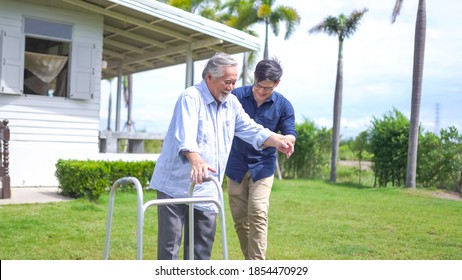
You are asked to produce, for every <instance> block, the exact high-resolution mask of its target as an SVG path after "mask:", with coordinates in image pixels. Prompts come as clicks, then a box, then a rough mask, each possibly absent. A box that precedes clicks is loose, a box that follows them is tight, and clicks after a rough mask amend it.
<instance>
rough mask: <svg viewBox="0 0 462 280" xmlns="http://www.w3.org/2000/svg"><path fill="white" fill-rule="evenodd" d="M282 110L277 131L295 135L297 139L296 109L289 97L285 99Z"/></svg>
mask: <svg viewBox="0 0 462 280" xmlns="http://www.w3.org/2000/svg"><path fill="white" fill-rule="evenodd" d="M282 111H283V112H282V114H281V119H280V121H279V125H278V126H279V127H278V128H277V131H280V132H281V134H283V135H293V136H294V137H295V139H297V138H298V134H297V130H296V126H295V110H294V107H293V106H292V104H291V103H290V102H289V101H288V100H287V99H284V106H283V110H282Z"/></svg>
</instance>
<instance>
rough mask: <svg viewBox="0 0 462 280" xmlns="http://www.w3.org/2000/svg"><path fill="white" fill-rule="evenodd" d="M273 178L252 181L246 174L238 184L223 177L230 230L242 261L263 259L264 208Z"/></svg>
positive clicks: (265, 229) (265, 241)
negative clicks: (238, 245)
mask: <svg viewBox="0 0 462 280" xmlns="http://www.w3.org/2000/svg"><path fill="white" fill-rule="evenodd" d="M273 181H274V176H271V177H267V178H263V179H261V180H258V181H256V182H254V181H253V180H252V178H251V177H250V172H249V171H247V173H246V174H245V176H244V179H243V180H242V183H240V184H239V183H238V182H236V181H233V180H231V179H230V178H229V177H228V178H227V182H228V197H229V206H230V208H231V214H232V217H233V220H234V228H235V230H236V233H237V236H238V238H239V243H240V245H241V250H242V253H243V254H244V257H245V259H246V260H264V259H265V258H266V246H267V245H266V244H267V235H268V209H269V198H270V194H271V188H272V186H273Z"/></svg>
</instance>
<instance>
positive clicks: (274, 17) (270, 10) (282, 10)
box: [257, 0, 300, 59]
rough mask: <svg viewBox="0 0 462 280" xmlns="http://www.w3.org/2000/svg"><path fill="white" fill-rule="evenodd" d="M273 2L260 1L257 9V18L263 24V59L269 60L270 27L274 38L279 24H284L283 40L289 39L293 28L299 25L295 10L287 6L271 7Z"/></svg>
mask: <svg viewBox="0 0 462 280" xmlns="http://www.w3.org/2000/svg"><path fill="white" fill-rule="evenodd" d="M275 2H276V1H275V0H261V4H260V5H259V6H258V9H257V17H258V18H259V19H260V21H263V22H264V23H265V49H264V52H263V58H264V59H268V58H269V50H268V29H269V27H271V29H272V30H273V34H274V35H275V36H278V35H279V30H280V29H279V23H280V22H285V24H286V33H285V34H284V40H287V39H289V38H290V36H291V35H292V34H293V33H294V31H295V26H296V25H298V24H299V23H300V16H299V15H298V12H297V10H295V9H294V8H292V7H288V6H278V7H275V8H274V7H273V4H274V3H275Z"/></svg>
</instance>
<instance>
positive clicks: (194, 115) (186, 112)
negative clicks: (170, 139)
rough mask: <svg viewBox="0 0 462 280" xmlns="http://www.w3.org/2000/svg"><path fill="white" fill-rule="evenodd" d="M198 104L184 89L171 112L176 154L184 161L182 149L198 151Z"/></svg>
mask: <svg viewBox="0 0 462 280" xmlns="http://www.w3.org/2000/svg"><path fill="white" fill-rule="evenodd" d="M198 110H199V104H198V102H197V99H196V98H194V96H193V95H191V93H189V92H187V91H185V92H183V93H182V94H181V96H180V97H179V98H178V101H177V103H176V105H175V109H174V112H173V119H174V124H175V136H174V139H175V142H176V146H177V147H178V149H177V154H178V156H180V157H181V159H182V161H183V162H184V161H186V160H187V159H186V157H185V156H184V155H183V151H188V152H197V153H200V149H199V146H198V145H197V141H196V139H197V125H198V118H199V117H198V115H199V114H198Z"/></svg>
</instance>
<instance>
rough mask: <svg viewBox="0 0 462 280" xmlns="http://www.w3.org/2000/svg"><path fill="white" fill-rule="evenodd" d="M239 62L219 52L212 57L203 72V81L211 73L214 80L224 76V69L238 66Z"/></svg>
mask: <svg viewBox="0 0 462 280" xmlns="http://www.w3.org/2000/svg"><path fill="white" fill-rule="evenodd" d="M237 64H238V63H237V61H236V60H235V59H234V58H233V57H232V56H231V55H229V54H227V53H223V52H217V53H216V54H215V55H214V56H212V57H211V58H210V59H209V61H207V64H206V65H205V67H204V70H203V71H202V79H205V76H207V74H209V73H210V75H212V77H213V78H214V79H216V78H218V77H221V76H223V75H224V70H223V68H224V67H232V66H237Z"/></svg>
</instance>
